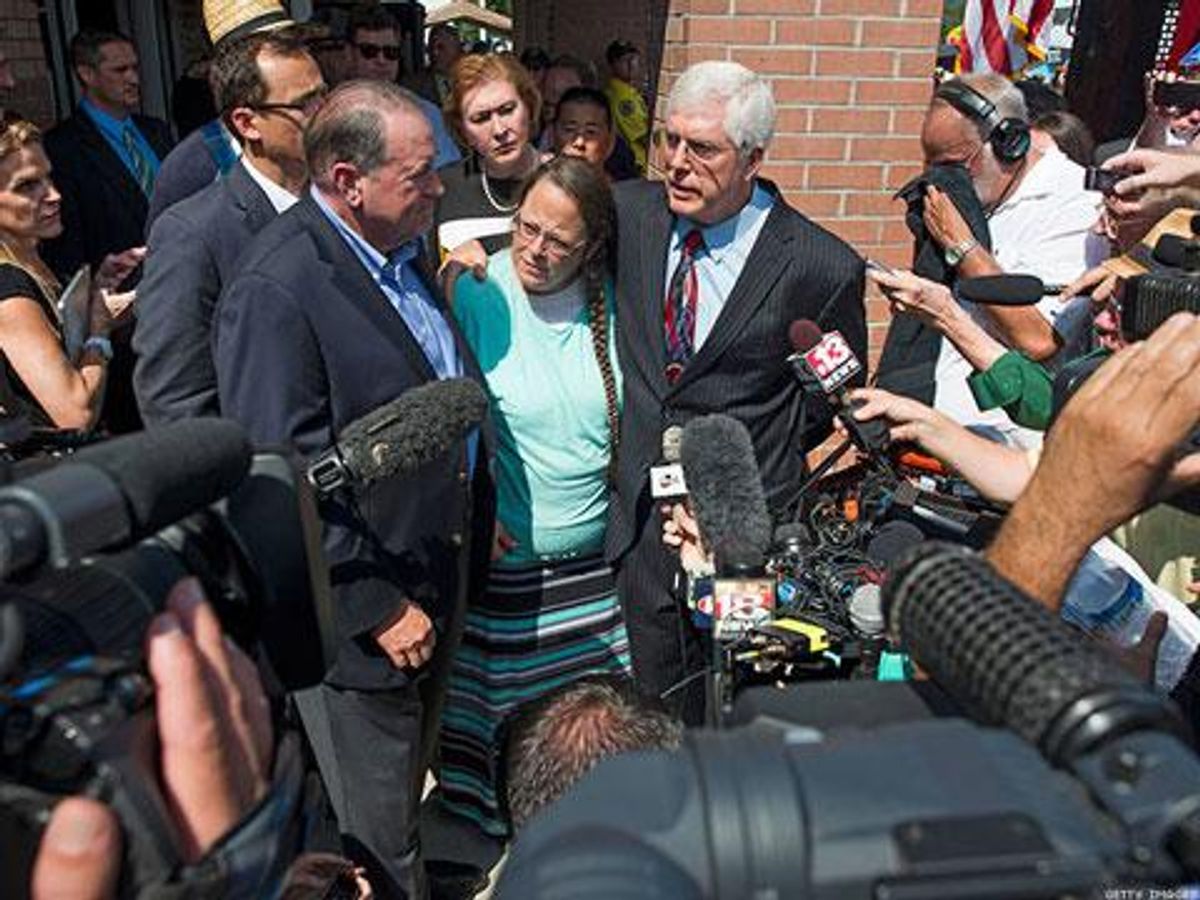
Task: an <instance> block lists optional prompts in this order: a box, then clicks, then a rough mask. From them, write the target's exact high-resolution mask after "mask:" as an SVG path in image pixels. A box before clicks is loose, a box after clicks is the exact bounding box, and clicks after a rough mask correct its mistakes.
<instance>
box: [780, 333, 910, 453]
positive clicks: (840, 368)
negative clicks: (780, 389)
mask: <svg viewBox="0 0 1200 900" xmlns="http://www.w3.org/2000/svg"><path fill="white" fill-rule="evenodd" d="M788 342H789V343H790V344H791V345H792V350H793V351H794V352H793V353H792V355H791V356H789V357H788V362H790V363H791V364H792V370H793V371H794V372H795V374H796V378H797V380H798V381H799V382H800V384H801V386H802V387H803V388H804V390H805V391H807V392H810V393H811V392H812V386H813V385H814V383H815V384H816V385H817V386H819V387H820V390H821V392H822V393H823V394H824V395H825V398H826V399H827V400H828V401H829V402H830V404H831V405H833V407H834V408H835V410H836V414H837V417H838V419H839V420H840V421H841V423H842V425H844V426H845V428H846V432H847V433H848V434H849V435H850V440H852V441H853V442H854V446H856V447H857V448H858V449H859V450H861V451H862V452H863V453H866V454H867V455H868V456H880V455H882V454H883V453H884V452H885V451H886V450H887V449H888V446H889V445H890V443H891V438H890V436H889V435H888V428H887V423H886V422H884V421H883V420H882V419H873V420H871V421H869V422H860V421H859V420H858V419H856V418H855V417H854V410H856V409H858V408H860V407H861V406H862V405H863V401H856V400H851V399H850V395H849V394H848V393H847V391H846V382H848V381H849V380H850V379H851V378H853V377H854V376H855V375H857V374H858V373H859V372H861V371H862V363H860V362H859V361H858V357H857V356H855V355H854V351H853V350H851V349H850V345H849V344H848V343H846V339H845V338H843V337H842V336H841V334H839V333H838V332H836V331H831V332H830V333H829V334H822V333H821V328H820V326H819V325H817V323H816V322H813V321H812V320H811V319H797V320H796V321H794V322H792V324H791V325H789V326H788Z"/></svg>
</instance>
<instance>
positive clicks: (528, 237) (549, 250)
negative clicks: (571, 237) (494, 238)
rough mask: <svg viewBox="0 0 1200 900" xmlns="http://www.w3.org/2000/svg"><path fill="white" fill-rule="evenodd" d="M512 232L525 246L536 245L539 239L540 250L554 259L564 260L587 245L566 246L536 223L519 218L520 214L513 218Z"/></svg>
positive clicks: (561, 240)
mask: <svg viewBox="0 0 1200 900" xmlns="http://www.w3.org/2000/svg"><path fill="white" fill-rule="evenodd" d="M513 232H514V233H515V234H516V235H517V237H519V238H520V239H521V240H522V241H524V242H525V243H527V244H533V243H536V241H537V239H538V238H541V239H542V249H543V250H545V251H546V254H547V255H548V256H553V257H555V258H556V259H566V258H567V257H568V256H570V255H571V254H572V253H575V252H576V251H577V250H580V249H581V248H582V247H583V246H584V245H585V244H587V241H580V242H579V243H577V244H568V243H567V242H566V241H564V240H563V239H562V238H560V237H559V236H558V235H556V234H554V233H552V232H549V231H546V230H545V229H544V228H542V226H541V225H539V224H537V223H536V222H530V221H529V220H528V219H523V218H521V215H520V213H518V214H517V215H515V216H513Z"/></svg>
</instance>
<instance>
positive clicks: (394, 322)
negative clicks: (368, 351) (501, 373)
mask: <svg viewBox="0 0 1200 900" xmlns="http://www.w3.org/2000/svg"><path fill="white" fill-rule="evenodd" d="M300 206H301V210H302V213H303V214H304V215H306V216H308V218H309V221H310V222H311V223H312V224H313V231H314V233H315V234H317V235H319V237H320V252H321V256H322V258H323V259H324V260H325V261H326V262H327V263H329V265H330V267H331V269H332V278H333V283H334V285H335V286H336V287H337V289H338V290H339V291H340V292H341V294H342V295H343V296H344V297H345V298H346V300H347V301H348V302H349V303H350V305H351V306H352V307H354V308H355V309H357V310H358V311H359V312H360V313H362V315H364V316H365V317H366V318H367V319H369V320H370V321H371V322H372V323H373V324H374V325H375V327H376V328H377V329H378V330H379V333H380V334H382V335H384V336H385V337H386V338H387V339H388V340H390V341H391V342H392V343H393V344H395V345H396V347H397V349H398V350H400V351H401V352H402V353H403V354H404V356H405V358H406V359H407V360H408V362H409V364H410V365H411V366H412V367H413V368H414V369H415V370H416V371H417V372H419V373H420V374H421V376H422V377H423V378H425V379H426V380H429V381H432V380H434V379H436V378H437V373H435V372H434V371H433V366H431V365H430V364H429V360H428V359H427V358H426V357H425V351H423V350H422V349H421V346H420V344H418V343H417V339H416V338H415V337H413V335H412V332H410V331H409V330H408V325H407V324H406V323H405V321H404V317H403V316H401V315H400V314H399V313H398V312H397V311H396V309H395V308H394V307H393V306H392V304H391V302H390V301H389V300H388V298H387V296H386V295H385V294H384V293H383V291H382V290H380V288H379V286H378V285H377V284H376V283H375V280H374V279H373V278H371V276H370V274H368V272H367V270H366V269H365V268H364V267H363V264H362V263H361V262H360V261H359V259H358V257H357V256H355V255H354V251H353V250H351V249H350V247H348V246H347V245H346V242H345V241H344V240H343V239H342V236H341V235H340V234H338V233H337V230H336V229H335V228H334V226H333V224H332V223H331V222H330V221H329V220H328V219H326V218H325V214H324V213H323V212H321V210H320V209H319V208H318V207H317V204H316V202H315V201H314V200H313V199H312V197H311V196H309V195H308V194H305V196H304V198H303V199H302V200H301V201H300Z"/></svg>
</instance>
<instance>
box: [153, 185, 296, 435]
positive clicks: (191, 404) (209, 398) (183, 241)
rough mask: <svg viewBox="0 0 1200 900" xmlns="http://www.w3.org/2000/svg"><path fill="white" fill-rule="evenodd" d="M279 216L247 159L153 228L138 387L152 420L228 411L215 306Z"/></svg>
mask: <svg viewBox="0 0 1200 900" xmlns="http://www.w3.org/2000/svg"><path fill="white" fill-rule="evenodd" d="M275 216H276V213H275V208H274V207H273V206H272V205H271V201H270V200H269V199H267V195H266V194H265V193H264V192H263V190H262V188H260V187H259V186H258V185H257V184H255V183H254V179H253V178H251V177H250V174H249V173H248V172H247V171H246V167H245V165H244V164H243V163H242V162H239V163H238V164H237V165H235V166H234V167H233V168H232V169H231V170H230V171H229V175H228V176H226V177H225V178H222V179H221V180H220V181H217V182H214V183H213V184H210V185H209V186H208V187H206V188H204V189H203V190H202V191H200V193H198V194H194V195H192V196H191V197H188V198H187V199H186V200H183V201H182V202H180V203H177V204H175V205H174V206H172V207H171V208H170V209H168V210H166V212H164V213H163V214H162V215H161V216H160V217H159V218H158V220H157V221H156V222H155V223H154V225H153V226H152V227H151V228H150V240H149V246H150V253H149V256H148V257H147V258H146V268H145V274H144V275H143V276H142V280H141V283H140V284H139V285H138V293H137V301H136V303H137V305H136V307H135V311H136V314H137V328H136V329H134V332H133V350H134V353H136V354H137V362H136V364H135V366H134V371H133V386H134V390H135V392H136V394H137V401H138V409H139V410H140V411H141V414H142V421H144V422H145V423H146V425H148V426H149V425H155V424H161V423H165V422H173V421H175V420H176V419H186V418H191V417H193V416H217V415H220V405H219V404H218V402H217V373H216V369H215V368H214V366H213V358H212V319H213V311H214V310H215V309H216V305H217V298H218V297H219V296H220V294H221V288H222V286H223V285H225V284H228V283H229V282H230V281H232V280H233V276H234V274H235V273H236V272H237V267H236V265H235V264H236V263H237V261H238V259H239V258H240V257H241V255H242V254H243V253H244V252H245V250H246V248H247V247H248V246H249V245H250V242H251V240H252V239H253V238H254V236H255V235H256V234H258V233H259V232H260V231H262V229H263V228H264V227H265V226H266V225H267V223H268V222H271V221H272V220H273V219H274V218H275Z"/></svg>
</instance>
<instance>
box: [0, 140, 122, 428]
mask: <svg viewBox="0 0 1200 900" xmlns="http://www.w3.org/2000/svg"><path fill="white" fill-rule="evenodd" d="M61 201H62V198H61V196H60V195H59V193H58V190H57V189H56V188H55V187H54V183H53V182H52V181H51V180H50V161H49V160H48V159H47V158H46V153H45V151H44V150H43V149H42V139H41V132H39V131H38V129H37V127H36V126H34V125H32V124H31V123H29V122H25V121H21V120H13V121H8V122H5V123H4V125H3V126H2V128H0V355H2V357H3V358H2V361H0V366H2V369H0V407H2V409H0V421H11V420H15V419H17V418H19V417H23V418H25V419H27V420H28V422H29V424H31V425H33V426H35V427H38V426H40V427H46V426H49V427H52V428H70V429H85V430H86V429H89V428H91V427H92V426H93V425H95V423H96V419H97V417H98V416H99V414H100V403H101V400H102V399H103V397H104V384H105V378H106V376H107V373H108V363H109V361H110V360H111V359H112V344H111V343H110V342H109V339H108V335H109V331H110V329H111V328H112V326H113V324H114V322H115V321H116V320H117V319H118V318H119V317H120V316H121V315H122V314H123V313H124V312H125V311H127V310H128V308H129V306H130V302H131V300H132V299H133V292H132V291H131V292H128V293H125V294H115V293H110V292H109V289H111V288H115V287H116V286H117V285H118V284H119V283H120V282H121V281H122V280H123V279H124V278H125V277H126V276H127V275H129V273H130V272H132V271H133V269H134V268H135V267H136V266H137V265H138V263H139V262H140V261H141V258H142V255H143V253H144V251H142V250H141V249H140V248H139V249H138V250H131V251H126V252H125V253H122V254H120V255H118V256H109V257H107V258H106V259H105V260H104V262H103V263H102V264H101V266H100V268H99V270H98V271H97V272H96V274H95V277H94V278H93V280H92V296H91V302H90V314H89V316H88V320H87V323H86V324H87V334H86V336H85V339H84V340H83V343H82V347H81V348H80V350H79V352H78V354H77V356H76V358H74V359H72V358H70V357H68V356H67V353H66V350H65V349H64V344H63V336H62V323H61V322H60V319H59V314H58V312H57V311H56V309H55V302H56V301H57V299H58V294H59V290H60V285H59V283H58V281H57V280H56V279H55V277H54V274H53V273H52V272H51V271H50V269H49V267H48V266H47V265H46V264H45V263H44V262H43V261H42V258H41V256H40V255H39V254H38V244H39V243H40V242H41V241H43V240H47V239H49V238H54V237H57V236H58V235H60V234H62V230H63V224H62V218H61V205H62V203H61Z"/></svg>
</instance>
